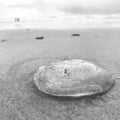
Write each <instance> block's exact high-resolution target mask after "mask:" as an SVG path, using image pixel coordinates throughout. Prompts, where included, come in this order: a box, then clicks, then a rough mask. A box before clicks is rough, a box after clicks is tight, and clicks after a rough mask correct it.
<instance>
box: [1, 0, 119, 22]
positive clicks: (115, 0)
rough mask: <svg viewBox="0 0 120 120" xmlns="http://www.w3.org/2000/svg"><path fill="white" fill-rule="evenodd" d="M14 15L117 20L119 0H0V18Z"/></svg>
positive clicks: (23, 17)
mask: <svg viewBox="0 0 120 120" xmlns="http://www.w3.org/2000/svg"><path fill="white" fill-rule="evenodd" d="M15 17H19V18H21V19H25V20H33V19H36V20H37V19H48V18H51V19H52V18H53V19H65V20H66V19H67V20H68V19H72V20H74V21H75V19H76V17H78V18H82V20H83V21H85V20H86V19H87V20H88V19H92V20H93V22H94V20H98V21H99V22H100V21H101V20H108V19H110V20H111V19H112V20H118V21H119V20H120V0H0V19H13V18H15ZM88 22H89V21H88Z"/></svg>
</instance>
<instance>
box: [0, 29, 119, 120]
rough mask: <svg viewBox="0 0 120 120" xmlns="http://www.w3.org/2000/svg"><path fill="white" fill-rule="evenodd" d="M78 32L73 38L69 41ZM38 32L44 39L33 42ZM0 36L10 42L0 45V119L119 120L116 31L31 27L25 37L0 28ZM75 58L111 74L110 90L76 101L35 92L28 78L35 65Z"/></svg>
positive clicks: (34, 70) (31, 81)
mask: <svg viewBox="0 0 120 120" xmlns="http://www.w3.org/2000/svg"><path fill="white" fill-rule="evenodd" d="M78 32H79V33H81V34H82V36H81V37H78V38H77V39H78V40H74V39H72V38H70V37H69V35H70V34H72V33H78ZM38 34H42V35H43V34H44V35H45V36H47V39H46V40H45V41H43V42H42V43H41V42H36V41H33V39H34V36H37V35H38ZM67 35H68V36H67ZM3 36H4V37H6V38H8V39H10V41H8V42H5V43H4V44H0V120H119V118H120V80H119V79H117V77H116V76H119V74H120V40H119V38H120V29H118V28H109V29H107V28H105V29H103V28H101V29H100V28H99V29H97V28H94V29H80V30H38V29H37V30H30V31H29V34H28V32H26V30H1V31H0V38H2V37H3ZM61 36H62V37H61ZM69 55H71V56H70V57H69ZM75 58H76V59H86V60H89V61H91V62H93V63H95V64H98V65H100V66H102V67H103V68H105V69H107V70H109V71H110V72H112V73H113V75H114V78H116V84H115V85H114V87H113V88H112V89H111V90H110V91H109V92H107V93H106V94H103V95H98V96H94V97H85V98H77V99H73V98H71V99H69V98H58V97H52V96H49V95H46V94H44V93H42V92H40V91H39V90H38V89H37V88H36V86H35V84H34V81H33V75H34V73H35V72H36V70H37V69H38V67H39V66H42V65H46V64H49V63H51V62H55V61H61V60H64V59H75Z"/></svg>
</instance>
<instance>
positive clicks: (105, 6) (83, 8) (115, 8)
mask: <svg viewBox="0 0 120 120" xmlns="http://www.w3.org/2000/svg"><path fill="white" fill-rule="evenodd" d="M65 1H66V2H65V3H64V5H63V6H61V7H60V8H59V9H60V10H61V11H63V12H65V13H69V14H115V13H120V1H119V0H109V1H108V0H84V1H83V0H71V1H68V0H65Z"/></svg>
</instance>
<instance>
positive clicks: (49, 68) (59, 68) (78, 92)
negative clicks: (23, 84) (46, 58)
mask: <svg viewBox="0 0 120 120" xmlns="http://www.w3.org/2000/svg"><path fill="white" fill-rule="evenodd" d="M114 82H115V81H114V80H113V79H112V74H111V73H110V72H109V71H107V70H105V69H103V68H101V67H99V66H97V65H95V64H93V63H91V62H87V61H85V60H81V59H72V60H65V61H60V62H53V63H50V64H49V65H46V66H40V67H39V69H38V70H37V71H36V73H35V74H34V83H35V85H36V86H37V88H38V89H39V90H40V91H42V92H44V93H46V94H49V95H53V96H66V97H67V96H71V97H82V96H88V95H94V94H97V93H103V92H105V91H108V90H109V89H110V88H111V87H112V85H113V84H114Z"/></svg>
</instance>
